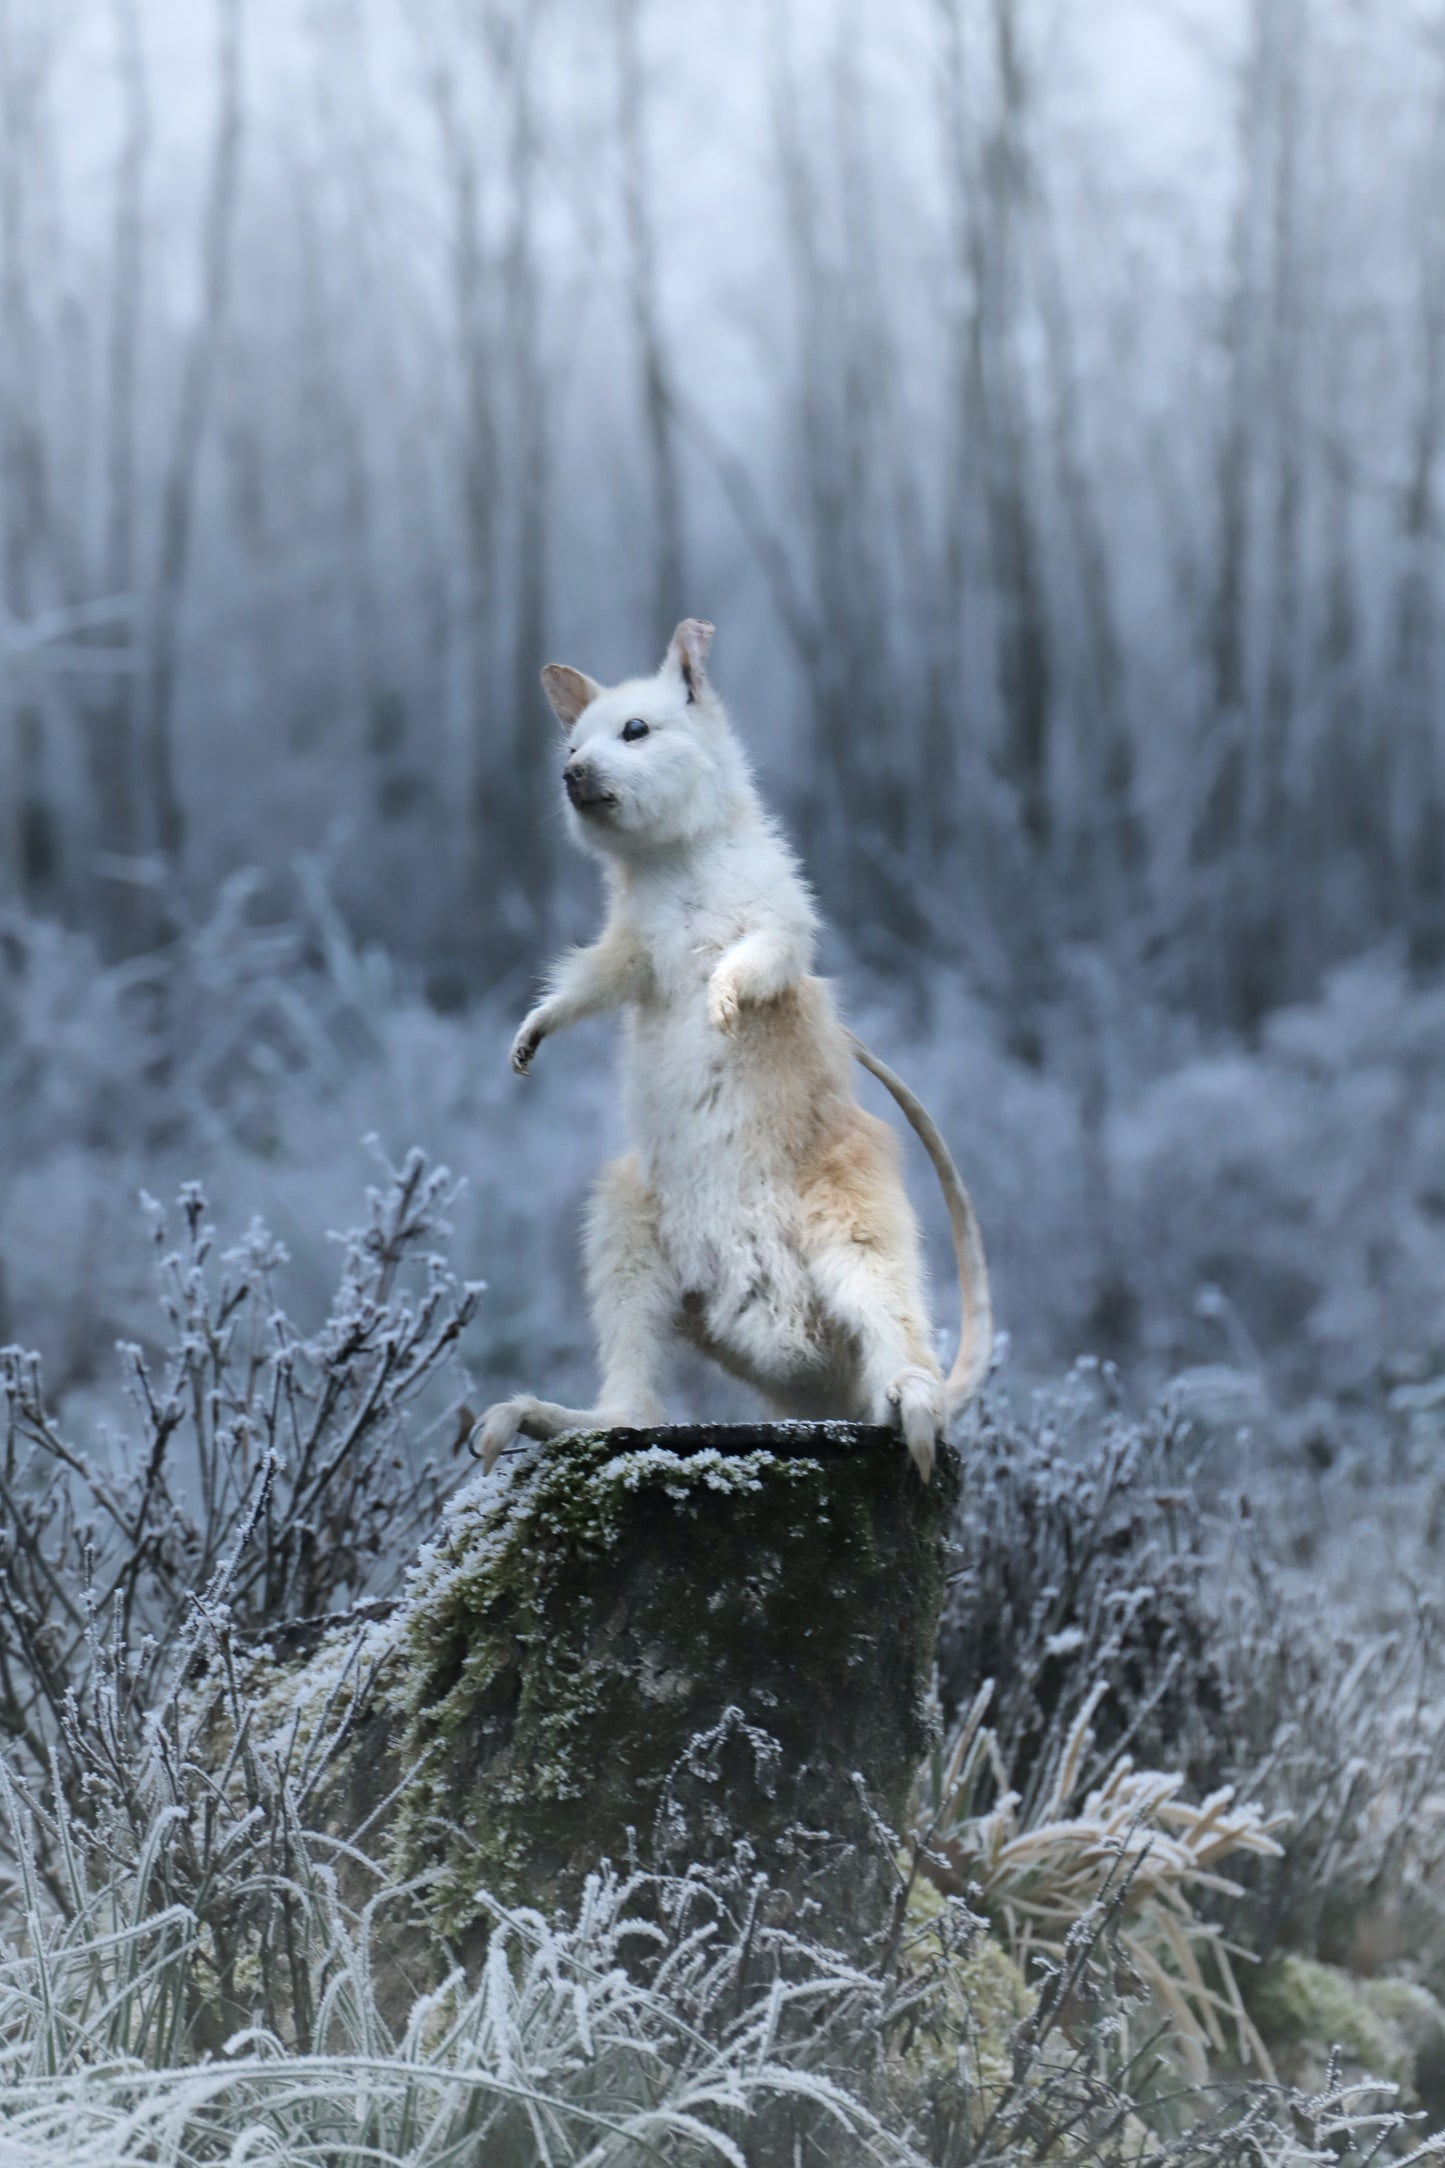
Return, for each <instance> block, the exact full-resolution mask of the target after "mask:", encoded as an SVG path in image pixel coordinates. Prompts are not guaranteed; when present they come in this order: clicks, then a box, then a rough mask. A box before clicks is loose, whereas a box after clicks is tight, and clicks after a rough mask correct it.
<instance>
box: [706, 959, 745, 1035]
mask: <svg viewBox="0 0 1445 2168" xmlns="http://www.w3.org/2000/svg"><path fill="white" fill-rule="evenodd" d="M741 1007H742V1002H741V1000H740V998H739V996H738V990H737V986H736V984H735V983H734V981H733V980H732V979H730V978H729V977H728V976H727V974H726V973H725V972H722V971H717V972H714V974H713V976H712V979H711V980H710V981H709V984H708V989H707V1020H708V1022H709V1023H710V1024H711V1025H712V1027H713V1030H714V1031H731V1030H732V1029H733V1027H734V1025H735V1024H736V1023H737V1020H738V1011H739V1009H740V1008H741Z"/></svg>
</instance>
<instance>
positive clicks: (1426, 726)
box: [1386, 37, 1445, 951]
mask: <svg viewBox="0 0 1445 2168" xmlns="http://www.w3.org/2000/svg"><path fill="white" fill-rule="evenodd" d="M1442 45H1445V37H1442ZM1437 65H1438V66H1439V68H1440V84H1439V89H1438V92H1437V99H1436V108H1435V112H1434V114H1433V116H1432V120H1433V125H1432V128H1431V142H1430V148H1429V154H1428V158H1427V164H1426V170H1425V172H1424V174H1423V175H1422V177H1421V184H1420V192H1421V199H1422V216H1421V218H1420V221H1419V230H1420V233H1421V235H1422V246H1421V260H1420V267H1419V281H1420V284H1419V304H1418V306H1419V316H1418V334H1417V336H1418V342H1419V362H1418V389H1417V392H1416V398H1415V412H1414V417H1413V420H1412V423H1411V429H1410V446H1409V478H1408V481H1407V484H1406V487H1405V492H1404V497H1403V501H1402V505H1401V517H1400V537H1399V574H1398V580H1397V585H1396V592H1395V598H1394V613H1393V614H1394V628H1393V647H1394V653H1393V657H1392V679H1393V696H1392V699H1391V703H1390V705H1391V714H1392V730H1391V738H1392V741H1393V744H1392V754H1393V757H1392V759H1391V761H1390V768H1389V774H1388V782H1387V788H1388V792H1389V823H1388V828H1387V831H1386V838H1387V847H1388V857H1387V865H1388V866H1389V868H1390V872H1391V887H1392V890H1393V894H1392V896H1391V899H1390V900H1391V904H1392V906H1393V909H1392V912H1391V915H1392V916H1393V917H1395V918H1397V920H1399V921H1401V922H1403V923H1405V924H1406V925H1408V926H1409V928H1410V932H1411V937H1412V940H1413V941H1414V943H1415V944H1416V946H1417V948H1421V949H1423V950H1426V951H1428V950H1429V948H1430V947H1431V944H1432V943H1433V944H1434V945H1436V946H1438V943H1439V941H1440V938H1441V927H1440V919H1441V906H1442V903H1445V857H1442V853H1445V845H1442V840H1441V833H1440V831H1441V823H1442V819H1445V806H1442V803H1441V797H1442V793H1441V778H1440V747H1439V742H1438V731H1437V723H1436V713H1435V710H1436V700H1435V683H1436V670H1435V664H1436V650H1437V646H1438V640H1439V616H1440V612H1439V596H1438V591H1437V585H1436V582H1437V564H1436V561H1435V550H1436V548H1437V547H1438V537H1439V524H1438V522H1439V508H1438V498H1439V493H1438V489H1437V486H1436V475H1437V470H1438V467H1439V462H1440V452H1441V445H1442V438H1445V232H1442V229H1441V219H1440V202H1441V194H1440V191H1441V190H1442V188H1445V50H1442V55H1441V58H1440V60H1439V62H1438V63H1437Z"/></svg>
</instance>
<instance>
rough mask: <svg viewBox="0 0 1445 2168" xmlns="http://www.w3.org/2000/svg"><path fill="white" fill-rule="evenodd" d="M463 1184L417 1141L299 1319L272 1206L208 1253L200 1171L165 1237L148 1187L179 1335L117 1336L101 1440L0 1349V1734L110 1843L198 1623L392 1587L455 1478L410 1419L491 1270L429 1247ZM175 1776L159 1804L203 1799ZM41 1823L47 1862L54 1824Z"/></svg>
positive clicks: (282, 1612)
mask: <svg viewBox="0 0 1445 2168" xmlns="http://www.w3.org/2000/svg"><path fill="white" fill-rule="evenodd" d="M453 1194H454V1185H453V1183H452V1181H451V1178H450V1177H449V1175H448V1174H447V1173H446V1170H445V1169H437V1170H430V1169H428V1167H427V1164H426V1162H425V1160H424V1159H423V1158H422V1156H421V1155H420V1154H419V1153H414V1154H412V1156H411V1157H410V1158H409V1159H408V1160H407V1162H406V1164H405V1165H404V1166H403V1167H402V1168H400V1169H397V1170H388V1172H387V1179H386V1181H385V1183H384V1184H383V1185H381V1186H379V1187H377V1188H375V1189H373V1190H371V1191H370V1192H369V1195H368V1217H367V1222H366V1224H365V1225H364V1226H363V1227H361V1228H358V1229H356V1230H355V1231H354V1232H353V1233H351V1234H350V1235H348V1236H347V1237H345V1239H344V1242H343V1244H342V1265H341V1272H340V1279H339V1284H338V1286H337V1289H336V1293H335V1297H334V1300H333V1303H332V1306H331V1310H330V1314H329V1315H328V1317H327V1318H326V1319H325V1321H324V1323H323V1324H322V1325H321V1327H320V1328H319V1330H317V1331H315V1332H313V1333H310V1334H307V1333H304V1332H302V1331H301V1330H299V1329H298V1328H297V1327H296V1326H295V1325H293V1323H292V1322H291V1320H290V1319H289V1317H288V1316H287V1314H286V1311H285V1309H284V1308H283V1307H282V1302H281V1288H280V1281H281V1277H282V1274H283V1269H284V1266H285V1262H286V1259H285V1252H284V1250H282V1249H281V1248H280V1246H279V1245H277V1244H276V1243H275V1242H273V1241H272V1240H271V1238H270V1237H269V1236H268V1235H267V1234H266V1232H265V1230H264V1229H263V1228H261V1227H259V1226H253V1227H252V1229H251V1230H250V1232H249V1233H248V1234H247V1235H246V1237H245V1238H244V1239H243V1241H242V1242H241V1243H240V1244H238V1245H237V1246H236V1247H235V1248H234V1249H231V1250H228V1251H226V1252H225V1253H224V1254H222V1255H221V1256H220V1257H219V1259H218V1258H216V1257H215V1255H214V1247H215V1237H214V1230H213V1229H212V1228H211V1227H210V1226H209V1225H208V1224H207V1220H206V1207H205V1202H204V1199H203V1198H202V1197H201V1195H200V1193H199V1191H198V1190H197V1189H195V1188H194V1187H192V1188H189V1189H187V1190H186V1191H184V1192H183V1193H182V1197H181V1200H180V1206H179V1212H180V1221H181V1225H180V1228H179V1230H178V1231H177V1236H176V1239H175V1241H174V1243H173V1242H172V1237H171V1230H170V1227H169V1225H168V1223H167V1221H166V1218H165V1215H164V1214H163V1213H162V1212H161V1211H160V1209H159V1208H158V1207H155V1206H152V1208H151V1215H152V1231H153V1236H154V1241H155V1250H156V1264H157V1272H158V1277H159V1282H160V1291H161V1301H162V1307H163V1310H164V1313H165V1316H166V1320H167V1323H168V1326H169V1329H170V1334H171V1339H170V1345H169V1347H168V1349H167V1351H166V1353H165V1355H164V1357H163V1359H162V1361H161V1362H160V1363H159V1364H152V1363H150V1362H148V1361H147V1359H146V1358H145V1356H144V1355H143V1353H142V1351H141V1350H140V1349H139V1348H136V1347H130V1348H125V1349H122V1351H121V1353H122V1359H123V1362H124V1364H125V1368H126V1372H127V1377H128V1384H129V1391H130V1401H131V1409H132V1427H131V1429H130V1430H129V1432H128V1433H127V1434H126V1435H125V1436H124V1437H115V1438H112V1439H110V1440H109V1441H108V1450H107V1451H106V1453H105V1455H104V1457H103V1458H101V1457H92V1456H91V1455H90V1454H88V1453H86V1452H85V1451H83V1450H82V1449H80V1448H79V1447H78V1446H76V1445H75V1444H74V1443H73V1442H72V1441H71V1440H70V1439H69V1438H68V1437H67V1436H66V1435H65V1433H64V1431H63V1430H62V1429H61V1427H60V1426H59V1425H58V1424H57V1422H56V1421H55V1419H54V1418H53V1417H52V1415H51V1413H50V1411H49V1409H48V1408H47V1406H46V1401H45V1395H44V1391H43V1385H42V1378H41V1371H40V1365H39V1363H38V1361H37V1360H36V1358H35V1357H34V1356H32V1355H28V1354H26V1353H24V1352H23V1351H21V1350H19V1349H15V1348H9V1349H5V1350H0V1417H3V1423H4V1434H3V1463H0V1493H3V1504H4V1520H3V1523H0V1652H3V1653H0V1736H3V1737H5V1738H7V1739H8V1740H9V1742H10V1744H11V1748H12V1752H13V1755H14V1764H13V1766H14V1768H15V1770H16V1772H17V1774H18V1776H19V1778H20V1779H21V1781H23V1782H25V1783H26V1784H27V1786H28V1787H30V1788H31V1789H32V1791H33V1786H34V1785H35V1784H36V1783H37V1782H39V1781H41V1780H42V1779H43V1778H44V1777H45V1776H47V1775H49V1776H52V1777H53V1778H54V1779H55V1781H56V1782H58V1784H59V1786H60V1789H61V1792H62V1793H63V1795H64V1797H65V1798H66V1799H67V1800H68V1801H69V1802H70V1804H71V1805H72V1807H74V1808H76V1809H77V1811H79V1810H80V1809H81V1807H82V1806H83V1808H84V1816H83V1818H84V1819H85V1820H86V1821H87V1822H88V1823H90V1824H92V1825H94V1826H96V1827H99V1826H100V1824H101V1823H102V1822H103V1823H105V1825H106V1827H107V1830H108V1835H107V1838H106V1842H107V1843H108V1844H109V1845H111V1846H112V1847H114V1848H118V1849H119V1852H120V1853H121V1854H124V1853H125V1852H126V1848H127V1847H128V1846H129V1847H130V1848H131V1849H132V1850H134V1848H135V1847H138V1846H140V1845H141V1844H142V1843H143V1842H144V1835H143V1831H144V1827H145V1826H147V1816H146V1814H145V1812H144V1811H143V1808H142V1805H141V1803H140V1800H141V1791H142V1789H143V1787H141V1785H140V1780H139V1778H138V1775H137V1770H138V1769H139V1768H141V1767H142V1766H145V1767H149V1766H150V1765H151V1762H152V1761H153V1759H154V1757H155V1755H157V1754H161V1755H162V1758H163V1759H164V1755H165V1752H166V1751H167V1750H168V1747H169V1746H174V1747H175V1750H176V1753H177V1754H178V1755H179V1757H180V1763H179V1764H178V1771H179V1769H180V1766H181V1764H184V1762H185V1751H184V1748H183V1744H182V1741H181V1734H180V1732H179V1731H177V1730H176V1728H175V1726H174V1725H173V1724H171V1725H169V1728H168V1720H163V1718H164V1713H165V1712H167V1711H169V1712H171V1713H172V1714H173V1713H174V1711H175V1709H176V1707H177V1706H178V1702H177V1696H178V1695H179V1693H180V1690H181V1687H182V1685H183V1683H184V1681H185V1678H186V1675H187V1672H188V1670H189V1668H190V1667H191V1666H192V1665H193V1664H195V1663H196V1662H199V1661H200V1652H201V1649H202V1645H203V1642H204V1645H205V1647H207V1648H208V1649H209V1650H210V1656H209V1658H208V1659H207V1660H208V1661H210V1662H213V1663H214V1662H217V1661H219V1660H220V1658H221V1657H223V1656H224V1654H225V1652H226V1650H227V1648H228V1647H229V1644H230V1638H231V1637H232V1636H233V1635H237V1634H241V1635H245V1634H250V1635H256V1634H259V1633H261V1632H262V1631H265V1630H274V1629H277V1628H279V1627H281V1626H283V1625H284V1624H285V1623H287V1622H288V1621H292V1620H296V1619H304V1618H307V1617H310V1616H312V1615H314V1614H316V1613H318V1612H325V1611H328V1610H330V1609H331V1608H333V1607H334V1606H335V1605H336V1604H338V1603H341V1602H345V1601H354V1600H355V1599H357V1598H359V1597H362V1596H364V1595H367V1594H369V1593H374V1592H375V1591H376V1590H378V1589H383V1590H384V1589H385V1588H387V1587H388V1586H390V1585H391V1583H392V1581H393V1580H394V1578H395V1576H396V1575H397V1573H398V1572H399V1571H400V1568H401V1566H402V1565H403V1564H404V1562H405V1560H406V1558H407V1557H408V1555H409V1554H410V1552H411V1550H412V1549H413V1548H414V1546H415V1544H416V1543H417V1541H418V1540H419V1538H420V1537H421V1535H422V1534H423V1533H424V1532H426V1531H427V1530H428V1529H429V1528H430V1527H431V1526H432V1525H433V1523H434V1521H435V1518H436V1514H437V1511H438V1508H439V1502H440V1499H441V1496H442V1495H443V1493H444V1491H445V1489H446V1488H447V1487H448V1484H449V1476H448V1474H447V1472H446V1470H445V1469H444V1468H443V1466H442V1465H441V1464H440V1463H439V1461H438V1459H437V1457H436V1456H435V1454H433V1455H431V1456H425V1457H424V1456H423V1454H422V1453H421V1451H420V1450H419V1449H418V1445H417V1442H416V1439H415V1437H414V1435H413V1431H412V1427H411V1419H412V1416H413V1414H414V1412H415V1411H417V1410H418V1409H425V1408H427V1407H428V1406H430V1407H431V1408H432V1411H433V1414H434V1415H435V1416H436V1417H437V1419H438V1420H444V1415H445V1408H446V1404H447V1382H448V1374H449V1372H450V1371H451V1370H452V1368H453V1366H454V1363H455V1356H456V1349H457V1343H458V1340H459V1338H460V1335H461V1333H462V1332H463V1330H464V1328H465V1326H466V1325H467V1323H468V1322H469V1320H470V1318H471V1316H472V1315H473V1312H474V1310H475V1308H476V1304H477V1300H478V1296H479V1292H480V1290H479V1289H478V1288H477V1287H475V1286H470V1285H463V1284H461V1283H460V1282H459V1281H458V1280H457V1279H456V1277H455V1275H454V1274H453V1273H452V1272H451V1270H450V1268H449V1266H448V1265H447V1263H446V1260H445V1257H444V1256H443V1255H442V1254H441V1252H440V1250H439V1249H438V1247H437V1245H438V1244H439V1242H441V1241H442V1240H443V1239H444V1237H445V1234H446V1231H447V1223H446V1217H445V1215H446V1211H447V1207H448V1205H449V1203H450V1200H451V1198H452V1196H453ZM459 1398H460V1396H459V1394H458V1393H456V1392H454V1393H453V1395H452V1405H453V1409H454V1410H455V1407H456V1405H457V1403H458V1401H459ZM443 1435H444V1436H446V1433H445V1432H443ZM456 1436H457V1424H456V1418H455V1413H453V1418H452V1425H451V1434H450V1437H451V1441H452V1442H454V1441H455V1439H456ZM198 1637H200V1638H198ZM207 1637H209V1638H207ZM237 1751H240V1749H239V1747H238V1749H237ZM171 1782H172V1789H173V1790H174V1791H175V1794H176V1796H175V1797H174V1798H171V1799H168V1800H167V1801H166V1808H167V1811H169V1809H170V1808H171V1807H176V1808H178V1809H179V1807H180V1806H181V1805H182V1804H183V1803H185V1802H186V1800H187V1799H188V1797H189V1795H188V1794H187V1793H186V1790H185V1782H184V1781H183V1777H182V1775H181V1774H180V1773H173V1777H172V1779H171ZM37 1827H38V1829H39V1831H40V1833H41V1851H42V1856H43V1858H44V1860H45V1863H46V1865H47V1867H48V1868H49V1869H51V1870H54V1867H55V1859H54V1853H55V1847H56V1845H57V1844H58V1842H59V1837H58V1833H57V1831H56V1829H55V1827H54V1826H53V1825H52V1824H51V1823H50V1822H48V1821H47V1820H46V1819H45V1818H44V1817H42V1818H41V1820H40V1821H39V1823H38V1824H37ZM187 1827H188V1828H189V1825H187ZM0 1841H3V1840H0ZM173 1848H174V1847H171V1849H173ZM203 1853H204V1848H203ZM210 1871H211V1868H210V1866H209V1864H208V1863H207V1860H206V1858H205V1857H204V1856H203V1854H201V1855H198V1857H197V1864H196V1868H195V1872H196V1874H197V1876H199V1877H200V1878H201V1879H202V1880H204V1879H205V1877H206V1876H207V1875H208V1874H209V1873H210Z"/></svg>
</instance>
